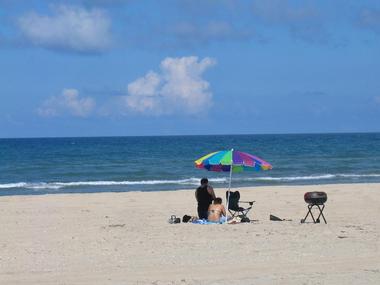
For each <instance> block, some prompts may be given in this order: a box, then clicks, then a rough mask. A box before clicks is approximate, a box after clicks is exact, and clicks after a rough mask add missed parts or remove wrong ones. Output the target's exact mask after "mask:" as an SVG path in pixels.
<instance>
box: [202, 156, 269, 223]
mask: <svg viewBox="0 0 380 285" xmlns="http://www.w3.org/2000/svg"><path fill="white" fill-rule="evenodd" d="M195 167H197V168H200V169H207V170H209V171H216V172H229V173H230V179H229V182H228V193H230V190H231V179H232V173H233V172H242V171H260V170H269V169H272V165H270V163H268V162H266V161H265V160H263V159H261V158H259V157H257V156H254V155H252V154H249V153H245V152H241V151H237V150H234V149H231V150H222V151H216V152H212V153H209V154H207V155H205V156H202V157H201V158H199V159H197V160H196V161H195ZM229 198H230V197H229V195H228V196H227V200H226V210H228V203H229ZM226 222H227V219H226Z"/></svg>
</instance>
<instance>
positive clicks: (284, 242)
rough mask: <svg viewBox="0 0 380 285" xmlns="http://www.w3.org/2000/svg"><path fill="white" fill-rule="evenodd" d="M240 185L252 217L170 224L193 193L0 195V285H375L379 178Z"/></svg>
mask: <svg viewBox="0 0 380 285" xmlns="http://www.w3.org/2000/svg"><path fill="white" fill-rule="evenodd" d="M239 190H240V192H241V196H242V199H244V200H251V199H252V200H255V201H256V203H255V204H254V208H253V210H252V211H251V212H250V215H249V216H250V217H251V218H253V219H254V220H255V221H254V222H253V223H250V224H236V225H195V224H182V223H181V224H169V223H168V222H167V220H168V218H169V217H170V215H172V214H175V215H177V216H181V217H182V216H183V215H184V214H192V215H195V214H196V205H195V201H194V191H191V190H182V191H167V192H127V193H97V194H56V195H41V196H4V197H0V225H1V235H0V284H380V222H379V221H380V207H379V205H380V184H346V185H339V184H336V185H315V186H276V187H254V188H240V189H239ZM316 190H317V191H325V192H327V194H328V201H327V203H326V209H325V216H326V219H327V222H328V224H324V223H321V224H312V223H307V224H300V219H301V218H303V217H304V215H305V214H306V210H307V208H306V204H305V202H304V201H303V194H304V192H307V191H316ZM224 192H225V189H222V188H221V189H216V193H217V195H219V196H222V197H223V196H224ZM269 214H274V215H276V216H279V217H281V218H285V219H291V220H292V221H283V222H274V221H270V220H269Z"/></svg>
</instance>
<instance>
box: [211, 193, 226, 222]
mask: <svg viewBox="0 0 380 285" xmlns="http://www.w3.org/2000/svg"><path fill="white" fill-rule="evenodd" d="M225 217H226V209H225V208H224V205H223V204H222V198H219V197H218V198H215V199H214V203H213V204H211V205H210V206H209V207H208V218H207V220H208V221H209V222H225V219H226V218H225Z"/></svg>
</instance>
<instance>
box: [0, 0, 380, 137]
mask: <svg viewBox="0 0 380 285" xmlns="http://www.w3.org/2000/svg"><path fill="white" fill-rule="evenodd" d="M379 54H380V2H379V1H307V0H306V1H281V0H266V1H253V0H247V1H232V0H219V1H216V0H202V1H201V0H197V1H190V0H183V1H169V0H163V1H153V0H152V1H137V0H126V1H123V0H108V1H107V0H92V1H90V0H88V1H86V0H83V1H80V0H77V1H74V0H73V1H55V0H51V1H34V0H31V1H21V0H20V1H19V0H0V88H1V89H0V137H41V136H42V137H44V136H102V135H116V136H117V135H120V136H122V135H172V134H231V133H238V134H239V133H249V134H255V133H305V132H306V133H310V132H367V131H380V123H379V122H380V77H379V76H380V56H379Z"/></svg>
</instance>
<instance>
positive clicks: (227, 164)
mask: <svg viewBox="0 0 380 285" xmlns="http://www.w3.org/2000/svg"><path fill="white" fill-rule="evenodd" d="M231 166H232V172H242V171H246V170H256V171H259V170H269V169H272V165H270V164H269V163H268V162H266V161H264V160H262V159H261V158H259V157H257V156H254V155H252V154H249V153H245V152H241V151H237V150H233V149H231V150H222V151H216V152H212V153H210V154H207V155H205V156H203V157H201V158H200V159H198V160H196V161H195V167H197V168H205V169H207V170H209V171H217V172H221V171H224V172H230V171H231Z"/></svg>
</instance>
